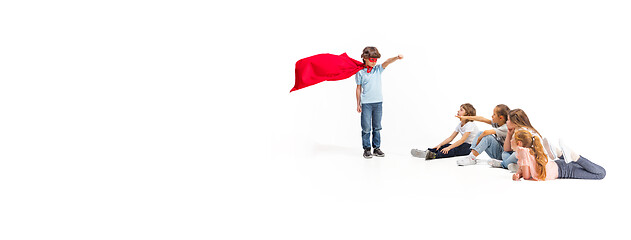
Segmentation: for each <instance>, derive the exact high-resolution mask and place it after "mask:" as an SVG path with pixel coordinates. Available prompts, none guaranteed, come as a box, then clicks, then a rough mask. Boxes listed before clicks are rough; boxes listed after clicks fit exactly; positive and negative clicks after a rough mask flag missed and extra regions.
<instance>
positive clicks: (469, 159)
mask: <svg viewBox="0 0 631 240" xmlns="http://www.w3.org/2000/svg"><path fill="white" fill-rule="evenodd" d="M456 163H457V164H458V166H467V165H475V164H476V163H478V161H477V160H475V155H473V153H469V155H467V156H466V157H465V158H461V159H458V160H457V161H456Z"/></svg>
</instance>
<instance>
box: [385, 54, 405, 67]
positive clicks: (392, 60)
mask: <svg viewBox="0 0 631 240" xmlns="http://www.w3.org/2000/svg"><path fill="white" fill-rule="evenodd" d="M399 59H403V55H401V54H399V56H396V57H393V58H388V60H386V61H385V62H383V64H381V66H382V67H383V68H384V69H385V68H386V67H388V65H390V63H393V62H394V61H396V60H399Z"/></svg>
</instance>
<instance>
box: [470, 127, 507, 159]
mask: <svg viewBox="0 0 631 240" xmlns="http://www.w3.org/2000/svg"><path fill="white" fill-rule="evenodd" d="M480 135H482V132H479V133H478V135H477V136H475V140H474V141H473V144H472V145H471V149H472V150H475V151H476V152H478V153H480V154H481V153H482V152H486V154H488V155H489V157H491V158H493V159H498V160H502V151H503V149H504V146H501V145H500V142H498V141H497V140H496V139H495V137H494V136H493V135H486V136H484V137H483V138H482V140H480V143H479V144H478V143H477V142H478V139H479V138H480Z"/></svg>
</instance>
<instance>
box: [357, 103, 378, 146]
mask: <svg viewBox="0 0 631 240" xmlns="http://www.w3.org/2000/svg"><path fill="white" fill-rule="evenodd" d="M381 115H382V103H381V102H378V103H363V104H362V114H361V120H362V147H363V148H364V149H370V130H371V129H372V147H373V148H379V147H380V146H381V134H380V133H379V131H381Z"/></svg>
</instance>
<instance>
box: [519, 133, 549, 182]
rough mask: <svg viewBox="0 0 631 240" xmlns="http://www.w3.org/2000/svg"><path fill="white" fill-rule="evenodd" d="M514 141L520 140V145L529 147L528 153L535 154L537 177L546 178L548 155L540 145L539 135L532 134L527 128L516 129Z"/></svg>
mask: <svg viewBox="0 0 631 240" xmlns="http://www.w3.org/2000/svg"><path fill="white" fill-rule="evenodd" d="M515 141H521V143H522V145H523V146H522V147H525V148H529V149H530V154H532V155H534V156H535V162H536V163H537V165H536V166H535V170H536V171H537V174H538V175H539V177H538V178H539V179H541V180H545V179H546V164H547V163H548V156H547V155H546V152H545V150H544V149H543V146H542V145H541V139H540V138H539V136H537V135H535V136H534V137H533V136H532V134H531V133H530V132H529V131H527V130H523V129H522V130H517V131H516V132H515Z"/></svg>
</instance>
